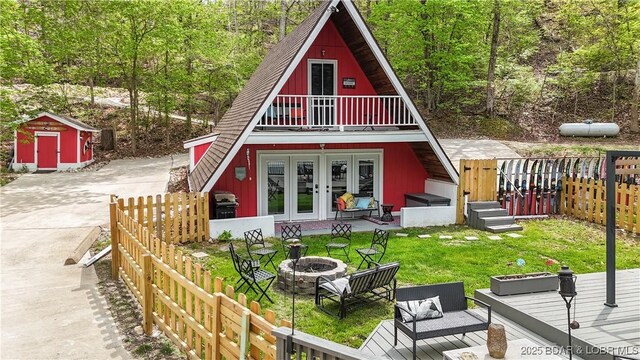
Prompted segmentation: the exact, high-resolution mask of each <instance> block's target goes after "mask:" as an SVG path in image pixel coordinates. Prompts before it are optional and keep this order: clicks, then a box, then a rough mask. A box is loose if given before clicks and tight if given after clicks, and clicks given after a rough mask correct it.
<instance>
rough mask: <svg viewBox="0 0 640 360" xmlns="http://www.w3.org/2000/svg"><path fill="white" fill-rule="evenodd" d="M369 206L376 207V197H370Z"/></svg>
mask: <svg viewBox="0 0 640 360" xmlns="http://www.w3.org/2000/svg"><path fill="white" fill-rule="evenodd" d="M369 207H370V208H375V207H376V198H374V197H372V198H371V199H369Z"/></svg>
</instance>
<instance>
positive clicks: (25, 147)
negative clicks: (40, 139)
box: [17, 116, 78, 163]
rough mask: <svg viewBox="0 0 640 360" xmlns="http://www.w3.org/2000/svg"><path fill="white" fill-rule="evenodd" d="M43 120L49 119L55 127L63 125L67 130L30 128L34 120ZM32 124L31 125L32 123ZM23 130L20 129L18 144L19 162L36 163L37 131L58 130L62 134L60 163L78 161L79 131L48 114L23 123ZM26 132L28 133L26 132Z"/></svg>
mask: <svg viewBox="0 0 640 360" xmlns="http://www.w3.org/2000/svg"><path fill="white" fill-rule="evenodd" d="M35 121H37V122H42V121H47V122H49V123H50V124H51V125H50V126H55V127H62V128H64V129H65V130H63V131H60V130H44V129H42V130H40V129H37V130H36V129H30V128H29V127H30V126H31V125H33V124H32V123H33V122H35ZM30 124H31V125H30ZM21 129H22V131H20V130H19V131H18V145H17V148H18V149H17V154H18V156H17V162H18V163H34V162H35V159H34V153H35V149H34V147H35V138H34V135H35V132H36V131H38V132H40V131H45V132H57V133H59V134H60V135H59V136H60V149H58V151H60V163H76V162H77V158H78V131H77V130H76V129H74V128H72V127H70V126H67V125H64V124H62V123H60V122H58V121H56V120H54V119H51V118H49V117H47V116H42V117H39V118H36V119H33V120H31V121H29V122H27V123H25V124H23V125H21ZM24 132H26V133H27V134H25V133H24Z"/></svg>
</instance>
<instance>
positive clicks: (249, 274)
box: [229, 243, 276, 303]
mask: <svg viewBox="0 0 640 360" xmlns="http://www.w3.org/2000/svg"><path fill="white" fill-rule="evenodd" d="M229 252H231V259H232V261H233V267H234V268H235V270H236V272H237V273H238V275H240V279H239V280H238V281H237V282H236V287H235V290H240V288H241V287H242V286H243V285H244V284H247V286H248V289H249V290H253V292H255V293H256V295H260V297H259V298H258V300H257V301H258V302H260V300H261V299H262V297H263V296H266V297H267V299H269V301H271V302H272V303H273V300H272V299H271V298H270V297H269V295H268V294H267V290H269V287H271V284H272V283H273V281H274V280H275V278H276V275H275V274H272V273H270V272H268V271H266V270H263V269H260V267H259V265H258V268H256V267H255V260H250V259H243V258H242V257H240V255H238V253H237V252H236V249H235V248H234V247H233V243H229ZM265 281H266V282H267V285H266V286H265V287H262V286H260V283H261V282H265ZM256 288H257V290H256ZM247 291H248V290H247ZM258 291H259V292H258Z"/></svg>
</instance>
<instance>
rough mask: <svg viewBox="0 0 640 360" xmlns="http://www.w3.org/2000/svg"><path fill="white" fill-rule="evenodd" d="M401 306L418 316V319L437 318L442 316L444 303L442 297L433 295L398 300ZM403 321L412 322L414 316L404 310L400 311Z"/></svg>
mask: <svg viewBox="0 0 640 360" xmlns="http://www.w3.org/2000/svg"><path fill="white" fill-rule="evenodd" d="M397 304H398V307H401V308H403V309H405V310H407V311H409V312H410V313H411V314H413V315H415V316H416V321H418V320H424V319H437V318H441V317H442V305H440V297H439V296H436V297H432V298H428V299H424V300H410V301H398V303H397ZM400 314H401V315H402V321H403V322H411V321H413V318H412V317H411V315H409V314H408V313H406V312H404V311H400Z"/></svg>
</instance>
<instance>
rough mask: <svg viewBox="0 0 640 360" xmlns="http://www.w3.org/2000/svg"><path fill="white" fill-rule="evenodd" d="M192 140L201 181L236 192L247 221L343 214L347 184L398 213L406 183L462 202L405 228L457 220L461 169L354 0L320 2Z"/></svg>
mask: <svg viewBox="0 0 640 360" xmlns="http://www.w3.org/2000/svg"><path fill="white" fill-rule="evenodd" d="M185 147H186V148H189V149H190V151H191V169H190V175H189V183H190V186H191V189H192V191H228V192H231V193H233V194H235V195H236V196H237V198H238V202H239V206H238V208H237V213H236V216H237V217H238V218H242V219H241V222H240V223H241V224H242V226H241V227H242V228H246V229H249V228H255V227H263V228H264V231H265V234H270V233H272V230H271V231H270V230H269V227H271V229H272V228H273V222H274V221H293V220H323V219H333V217H334V214H335V210H336V205H335V198H336V197H337V196H340V195H342V194H343V193H344V192H346V191H349V192H353V193H359V194H361V195H362V194H367V195H368V196H373V197H375V198H376V199H378V200H380V202H381V203H382V202H384V203H392V204H394V210H395V211H398V210H401V209H402V208H403V207H404V206H405V194H407V193H426V192H429V193H434V194H438V195H443V196H447V197H449V198H450V199H451V200H452V202H451V205H452V206H448V207H438V208H437V212H436V211H435V210H436V209H433V210H434V211H431V212H430V213H425V212H420V213H416V212H412V213H411V212H409V210H407V212H406V214H405V210H404V209H403V210H402V216H403V226H405V225H406V226H418V225H428V224H429V221H431V222H432V223H441V224H443V223H453V222H454V221H455V210H454V208H455V187H456V184H457V182H458V174H457V172H456V170H455V169H454V167H453V166H452V164H451V162H450V161H449V159H448V158H447V156H446V155H445V153H444V152H443V150H442V148H441V146H440V144H439V143H438V141H437V140H436V138H435V137H434V136H433V134H432V133H431V131H430V130H429V128H428V126H427V125H426V123H425V121H424V120H423V118H422V117H421V116H420V114H419V113H418V111H417V109H416V107H415V106H414V104H413V102H412V101H411V99H410V98H409V96H408V95H407V93H406V91H405V89H404V88H403V87H402V84H401V83H400V81H399V80H398V78H397V76H396V75H395V73H394V71H393V69H392V68H391V66H390V64H389V62H388V61H387V59H386V58H385V56H384V55H383V53H382V51H381V50H380V47H379V46H378V44H377V43H376V41H375V40H374V38H373V36H372V34H371V32H370V30H369V28H368V27H367V26H366V24H365V23H364V21H363V19H362V17H361V15H360V14H359V12H358V11H357V9H356V8H355V6H354V4H353V3H352V2H350V1H344V0H333V1H326V2H323V3H322V4H321V5H320V6H319V7H318V8H317V9H315V10H314V11H313V12H312V13H311V15H310V16H309V17H308V18H307V19H306V20H305V21H304V22H302V23H301V24H300V25H299V26H298V27H297V28H296V29H294V30H293V31H292V32H291V33H290V34H289V35H288V36H287V37H286V38H284V39H283V40H282V41H281V42H280V43H278V44H277V45H276V46H275V47H274V48H273V49H271V51H270V52H269V53H268V55H267V56H266V57H265V59H264V60H263V61H262V63H261V64H260V66H259V67H258V69H257V70H256V72H255V73H254V74H253V76H252V77H251V79H250V80H249V81H248V82H247V84H246V86H245V88H244V89H243V90H242V91H241V92H240V94H239V95H238V97H237V98H236V99H235V101H234V102H233V105H232V106H231V108H230V109H229V110H228V111H227V112H226V113H225V115H224V116H223V118H222V119H221V120H220V122H219V123H218V125H217V126H216V128H215V129H214V130H213V133H212V134H210V135H207V136H204V137H201V138H198V139H193V140H190V141H188V142H186V143H185ZM425 211H426V209H425ZM429 214H431V215H429ZM412 219H413V220H412ZM234 220H240V219H234ZM227 221H230V220H227ZM214 228H218V230H221V231H222V230H225V229H234V230H236V231H240V230H242V229H241V228H239V227H238V223H237V224H236V225H234V224H232V223H230V222H227V223H224V224H223V225H219V226H217V225H215V224H213V225H212V229H214ZM213 231H215V230H213ZM234 235H236V236H237V235H241V233H234Z"/></svg>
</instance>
